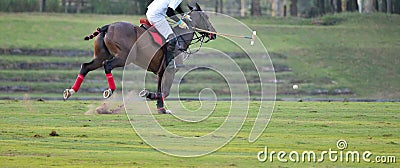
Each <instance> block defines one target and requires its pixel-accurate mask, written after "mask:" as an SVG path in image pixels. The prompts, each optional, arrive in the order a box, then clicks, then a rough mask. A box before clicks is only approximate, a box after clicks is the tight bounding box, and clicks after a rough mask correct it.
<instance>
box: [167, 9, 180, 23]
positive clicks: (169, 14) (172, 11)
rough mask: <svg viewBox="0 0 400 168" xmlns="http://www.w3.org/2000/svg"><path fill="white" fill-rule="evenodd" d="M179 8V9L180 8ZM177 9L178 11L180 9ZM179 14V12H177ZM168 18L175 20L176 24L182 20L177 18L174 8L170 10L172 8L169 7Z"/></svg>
mask: <svg viewBox="0 0 400 168" xmlns="http://www.w3.org/2000/svg"><path fill="white" fill-rule="evenodd" d="M178 8H179V7H178ZM178 8H177V9H178ZM177 12H178V11H177ZM167 16H168V17H169V18H171V19H172V20H174V21H175V22H178V21H179V20H180V19H179V18H178V17H177V16H176V14H175V10H174V9H172V8H170V7H168V9H167Z"/></svg>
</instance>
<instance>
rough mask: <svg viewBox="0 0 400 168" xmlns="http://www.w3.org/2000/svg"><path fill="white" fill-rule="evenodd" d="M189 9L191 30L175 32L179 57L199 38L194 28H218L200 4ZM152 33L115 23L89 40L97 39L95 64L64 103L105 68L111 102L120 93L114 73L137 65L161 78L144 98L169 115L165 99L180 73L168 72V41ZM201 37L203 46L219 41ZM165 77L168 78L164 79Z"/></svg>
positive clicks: (106, 94)
mask: <svg viewBox="0 0 400 168" xmlns="http://www.w3.org/2000/svg"><path fill="white" fill-rule="evenodd" d="M188 7H189V9H190V12H188V13H187V14H188V15H190V18H191V20H188V19H184V20H183V21H185V22H186V23H187V25H188V26H189V27H190V29H181V28H179V27H175V28H174V32H175V34H176V35H177V36H178V44H177V45H179V47H176V48H177V50H176V52H175V53H176V54H175V56H177V55H179V54H180V53H182V52H184V51H186V50H187V49H188V47H189V45H191V44H192V41H193V40H194V37H195V35H196V36H197V34H196V31H194V30H193V29H191V28H193V27H196V28H201V29H205V30H209V31H215V29H214V27H213V26H212V25H211V23H210V21H209V20H208V16H207V15H206V14H205V13H204V12H203V11H202V9H201V8H200V6H199V5H198V4H197V3H196V6H194V7H191V6H188ZM150 29H152V28H150ZM150 29H149V31H150ZM153 29H154V28H153ZM149 31H147V30H146V29H145V28H143V27H141V26H135V25H133V24H131V23H127V22H115V23H112V24H109V25H105V26H103V27H102V28H98V29H97V31H96V32H94V33H93V34H92V35H90V36H87V37H85V40H90V39H92V38H94V37H96V39H95V42H94V58H93V60H92V61H90V62H88V63H84V64H82V65H81V70H80V73H79V74H78V77H77V78H76V81H75V83H74V85H73V86H72V87H71V89H66V90H65V91H64V100H66V99H68V98H69V97H71V96H72V94H74V93H76V92H78V90H79V88H80V85H81V83H82V82H83V80H84V78H85V76H86V75H87V74H88V73H89V72H90V71H93V70H95V69H98V68H100V67H102V66H103V67H104V70H105V74H106V78H107V81H108V86H109V89H107V90H105V91H104V93H103V96H104V98H109V97H110V96H111V95H112V93H113V92H114V91H115V89H116V86H115V83H114V79H113V76H112V73H111V71H112V69H114V68H117V67H123V66H125V65H128V64H130V63H134V64H136V65H138V66H140V67H142V68H143V69H146V70H148V71H151V72H153V73H155V74H157V75H158V90H157V92H156V93H151V92H147V91H145V92H141V96H143V97H146V98H149V99H151V100H157V108H158V112H159V113H166V110H165V109H164V102H163V101H164V97H166V96H168V94H169V89H170V87H171V84H172V79H173V77H174V75H175V72H176V70H174V71H173V72H169V73H167V71H168V70H165V69H166V68H165V67H166V63H165V60H164V51H165V50H164V49H163V48H164V47H163V44H164V43H165V41H164V43H163V44H161V45H160V44H157V43H155V42H153V41H154V40H153V39H152V37H151V36H150V34H149V33H148V32H149ZM199 34H200V36H197V38H196V39H199V40H198V41H201V42H203V40H204V39H205V38H208V40H213V39H215V38H216V35H215V34H210V33H202V32H200V33H199ZM208 40H207V41H208ZM149 44H150V45H149ZM128 56H129V58H130V59H129V60H128V59H127V58H128ZM163 76H168V77H166V78H163Z"/></svg>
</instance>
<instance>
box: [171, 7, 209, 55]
mask: <svg viewBox="0 0 400 168" xmlns="http://www.w3.org/2000/svg"><path fill="white" fill-rule="evenodd" d="M192 12H193V10H191V11H189V12H188V13H186V14H185V15H189V16H190V14H191V13H192ZM185 20H186V19H185ZM202 21H203V22H204V20H202ZM191 29H192V32H193V33H194V36H195V37H194V38H192V39H190V40H186V39H184V38H183V36H182V35H181V36H179V38H180V39H181V40H182V41H183V42H184V43H185V45H187V46H188V48H187V50H188V51H187V50H182V52H184V53H186V54H187V55H188V56H187V57H189V56H190V55H192V54H195V53H197V52H199V51H200V49H201V47H202V46H203V43H208V42H209V41H210V40H211V39H210V38H209V36H208V35H207V34H205V33H199V32H197V31H196V29H193V27H192V28H191ZM206 37H207V38H208V39H207V40H205V39H206ZM179 41H180V40H178V42H179ZM193 41H194V42H193ZM197 43H200V46H199V48H198V49H196V50H195V51H191V50H190V48H189V46H190V45H193V44H197Z"/></svg>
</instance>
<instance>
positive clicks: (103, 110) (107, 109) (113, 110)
mask: <svg viewBox="0 0 400 168" xmlns="http://www.w3.org/2000/svg"><path fill="white" fill-rule="evenodd" d="M123 110H124V105H123V104H122V105H119V106H118V107H112V106H111V105H108V104H107V103H103V104H102V105H101V106H99V107H97V108H96V110H95V112H96V113H97V114H119V113H121V112H122V111H123Z"/></svg>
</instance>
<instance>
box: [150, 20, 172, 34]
mask: <svg viewBox="0 0 400 168" xmlns="http://www.w3.org/2000/svg"><path fill="white" fill-rule="evenodd" d="M147 19H148V20H149V22H150V23H151V24H152V25H153V26H154V27H155V28H156V29H157V30H158V31H159V32H160V34H161V35H163V36H164V38H165V39H168V36H169V35H170V34H173V33H174V32H173V31H172V28H171V26H170V25H169V24H168V21H167V19H165V18H163V19H161V20H159V21H153V20H154V19H152V18H151V17H147Z"/></svg>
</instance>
